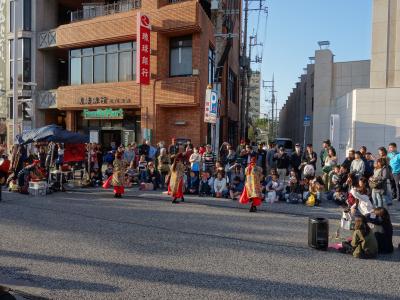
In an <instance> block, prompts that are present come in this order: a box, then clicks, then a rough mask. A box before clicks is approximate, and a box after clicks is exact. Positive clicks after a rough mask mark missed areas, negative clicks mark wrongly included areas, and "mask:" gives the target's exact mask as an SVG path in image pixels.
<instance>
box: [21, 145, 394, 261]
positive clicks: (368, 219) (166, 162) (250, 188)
mask: <svg viewBox="0 0 400 300" xmlns="http://www.w3.org/2000/svg"><path fill="white" fill-rule="evenodd" d="M377 150H378V153H377V155H376V156H374V155H373V154H372V153H371V152H368V150H367V148H366V147H365V146H362V147H361V148H360V149H359V150H358V151H356V150H354V149H349V150H348V153H347V157H346V158H345V159H344V161H343V162H342V163H339V162H338V159H337V156H336V151H335V149H334V148H333V147H332V145H331V143H330V141H329V140H326V141H324V142H323V145H322V150H321V151H320V153H319V155H317V153H316V152H315V151H314V149H313V145H311V144H309V145H307V146H306V148H305V149H302V147H301V145H300V144H296V145H295V147H294V149H293V151H288V150H287V149H285V148H284V147H283V146H279V145H275V144H273V143H271V144H269V145H265V144H263V143H260V144H258V145H257V144H255V143H250V141H248V140H241V142H240V144H239V145H238V146H237V147H236V148H234V147H233V146H232V145H230V144H229V143H223V144H222V146H221V147H220V149H218V150H217V151H213V148H212V147H211V145H201V146H199V147H197V146H194V145H192V144H191V143H190V142H187V143H186V144H178V143H177V142H176V140H175V139H172V141H171V144H170V145H167V144H166V143H164V142H160V143H158V144H157V145H152V144H151V143H150V142H149V141H146V140H144V141H143V142H142V143H141V144H139V145H137V144H135V143H133V144H131V145H129V146H127V147H124V146H117V145H116V144H115V143H112V144H111V145H110V149H108V151H106V152H103V151H102V148H101V146H100V145H97V144H88V145H87V148H86V158H85V159H84V160H83V161H82V162H80V164H81V165H82V166H81V168H84V169H85V170H86V173H87V174H88V176H87V180H86V185H87V186H103V187H104V188H109V187H110V186H113V188H114V195H115V197H116V198H120V197H122V195H123V194H124V192H125V188H127V187H128V188H129V187H132V186H138V187H139V188H140V189H141V190H143V191H146V190H160V191H165V192H167V193H168V194H170V195H171V197H172V202H173V203H177V202H178V200H180V201H182V202H183V201H185V195H198V196H199V197H204V196H207V197H215V198H229V199H231V200H233V201H239V202H240V203H242V204H247V203H250V204H251V205H250V212H256V211H257V207H258V206H260V205H261V204H262V202H265V203H274V202H279V201H285V202H287V203H292V204H298V203H302V204H304V205H307V206H315V205H320V204H321V203H322V202H324V201H332V202H333V203H336V204H337V205H339V206H342V207H343V211H344V212H345V213H348V214H350V215H351V216H352V218H353V220H355V229H356V230H355V233H354V238H353V240H352V241H353V245H350V246H351V247H352V248H356V247H355V245H354V243H357V241H358V240H363V242H362V243H358V244H357V247H361V248H362V249H359V250H358V251H356V252H354V251H353V254H354V255H355V256H364V257H372V256H374V255H376V253H377V252H378V251H379V252H391V251H393V246H390V245H391V240H392V235H393V229H392V226H391V223H390V216H389V213H388V210H387V207H388V206H390V205H392V203H393V201H399V197H400V190H399V188H400V187H399V181H400V154H399V152H398V151H397V145H396V144H395V143H391V144H389V146H388V149H386V148H384V147H381V148H379V149H377ZM52 153H53V156H52V157H51V160H52V161H54V163H55V164H56V165H57V168H61V169H62V168H63V167H67V166H65V163H64V161H63V156H64V149H63V145H55V149H54V151H53V152H52ZM24 155H25V156H26V159H25V163H24V164H25V165H24V167H23V168H22V169H21V171H20V172H19V173H18V174H14V177H13V178H14V180H15V179H16V180H17V182H19V186H26V180H27V178H26V177H27V176H36V175H37V176H41V175H40V172H38V171H39V170H42V169H44V168H45V167H46V166H47V165H48V160H49V155H46V151H45V149H43V147H41V146H40V147H37V148H36V149H34V150H32V149H31V151H30V152H29V153H25V154H24ZM317 166H318V172H317ZM69 167H71V166H69ZM73 167H74V166H73ZM75 167H76V164H75ZM24 170H27V172H24ZM33 171H34V172H33ZM36 173H37V174H36ZM35 174H36V175H35ZM319 174H320V176H319ZM366 224H373V225H374V226H375V227H376V228H379V230H380V231H379V233H377V232H375V233H374V236H373V237H372V236H371V234H372V233H371V232H370V231H369V229H368V228H370V226H368V225H366ZM389 240H390V243H389V242H388V241H389ZM382 245H383V246H382ZM357 253H363V254H357Z"/></svg>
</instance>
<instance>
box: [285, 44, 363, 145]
mask: <svg viewBox="0 0 400 300" xmlns="http://www.w3.org/2000/svg"><path fill="white" fill-rule="evenodd" d="M304 71H305V73H304V74H302V75H301V76H300V77H299V79H300V81H299V82H298V83H296V87H295V88H294V89H293V91H292V93H291V94H290V95H289V97H288V99H287V101H286V103H285V105H284V106H283V108H282V110H281V112H280V116H279V136H280V137H286V138H291V139H292V140H293V141H294V142H299V143H301V144H303V143H304V141H305V143H306V144H308V143H312V144H314V145H315V146H316V148H319V147H320V145H321V144H322V141H324V140H326V139H328V138H330V117H331V114H333V113H335V110H336V99H338V98H339V97H341V96H343V95H345V94H346V93H348V92H350V91H352V90H353V89H356V88H365V87H368V86H369V81H370V78H369V72H370V61H368V60H364V61H350V62H334V55H333V53H332V52H331V51H330V50H329V49H324V50H317V51H316V52H315V57H313V58H312V61H311V63H310V64H309V65H307V67H306V68H305V69H304ZM305 116H309V117H310V118H311V121H310V123H309V126H307V127H305V126H304V117H305Z"/></svg>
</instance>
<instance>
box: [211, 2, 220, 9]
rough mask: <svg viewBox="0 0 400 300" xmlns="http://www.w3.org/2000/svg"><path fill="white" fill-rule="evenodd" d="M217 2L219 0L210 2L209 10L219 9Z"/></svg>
mask: <svg viewBox="0 0 400 300" xmlns="http://www.w3.org/2000/svg"><path fill="white" fill-rule="evenodd" d="M219 1H220V0H211V10H218V9H219Z"/></svg>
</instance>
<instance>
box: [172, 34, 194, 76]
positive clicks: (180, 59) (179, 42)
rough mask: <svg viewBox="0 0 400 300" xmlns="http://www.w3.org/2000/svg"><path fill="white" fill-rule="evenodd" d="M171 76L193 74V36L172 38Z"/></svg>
mask: <svg viewBox="0 0 400 300" xmlns="http://www.w3.org/2000/svg"><path fill="white" fill-rule="evenodd" d="M169 65H170V76H188V75H192V72H193V71H192V36H185V37H178V38H172V39H171V40H170V61H169Z"/></svg>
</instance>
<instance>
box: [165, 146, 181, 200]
mask: <svg viewBox="0 0 400 300" xmlns="http://www.w3.org/2000/svg"><path fill="white" fill-rule="evenodd" d="M182 160H183V155H182V154H178V155H176V156H175V157H174V162H173V164H172V166H171V177H170V180H169V185H168V194H169V195H171V196H172V199H173V200H172V203H178V202H177V199H181V200H182V202H184V201H185V198H184V197H183V176H184V175H185V166H184V164H183V163H182Z"/></svg>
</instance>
